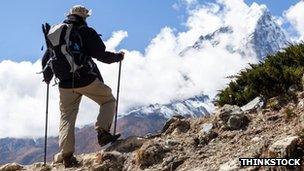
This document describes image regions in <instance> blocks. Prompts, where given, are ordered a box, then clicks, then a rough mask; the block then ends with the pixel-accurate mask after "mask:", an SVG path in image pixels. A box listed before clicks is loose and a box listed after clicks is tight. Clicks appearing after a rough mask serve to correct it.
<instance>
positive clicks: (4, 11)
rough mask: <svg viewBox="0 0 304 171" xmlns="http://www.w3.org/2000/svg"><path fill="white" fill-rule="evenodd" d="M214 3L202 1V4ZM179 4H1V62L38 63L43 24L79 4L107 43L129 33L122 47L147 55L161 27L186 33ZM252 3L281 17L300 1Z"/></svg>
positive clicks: (159, 0)
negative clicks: (114, 36)
mask: <svg viewBox="0 0 304 171" xmlns="http://www.w3.org/2000/svg"><path fill="white" fill-rule="evenodd" d="M210 1H211V0H208V1H203V0H200V2H201V3H205V2H210ZM177 2H178V0H153V1H151V0H128V1H126V0H115V1H113V0H102V1H100V0H91V1H81V0H76V1H75V0H73V1H72V0H65V1H62V0H44V1H37V0H27V1H17V0H10V1H8V0H6V1H1V11H0V16H1V17H2V18H3V19H4V20H3V21H2V24H1V25H2V26H1V27H0V37H1V39H0V61H2V60H4V59H11V60H14V61H35V60H37V59H38V58H40V56H41V54H42V52H41V51H40V48H41V46H42V45H43V36H42V33H41V24H42V23H44V22H49V23H51V24H54V23H58V22H61V21H62V20H63V19H64V13H66V12H67V10H68V9H69V8H70V7H71V6H73V5H75V4H83V5H85V6H87V7H88V8H91V9H92V10H93V15H92V17H90V19H89V20H88V23H89V25H91V26H92V27H94V28H95V29H96V30H97V31H98V32H99V33H100V34H102V35H103V39H104V40H106V39H108V38H109V37H110V36H111V34H112V32H113V31H117V30H125V31H127V32H128V35H129V37H128V38H127V39H125V40H124V41H123V42H122V44H121V45H120V47H121V48H126V49H128V50H133V49H134V50H139V51H142V52H143V51H144V49H145V47H146V46H147V45H148V44H149V42H150V41H151V39H152V38H153V37H154V36H155V35H157V34H158V33H159V31H160V29H161V28H163V27H165V26H169V27H171V28H176V29H177V30H178V31H183V30H185V27H184V25H183V23H184V22H185V19H186V17H185V16H186V15H187V14H186V10H185V9H183V8H181V9H180V10H175V9H173V7H172V6H173V4H174V3H177ZM211 2H212V1H211ZM252 2H257V3H260V4H266V5H267V6H268V8H269V9H270V11H271V12H272V13H273V14H274V15H277V16H280V15H281V14H282V12H283V11H284V10H287V9H288V8H289V7H290V6H291V5H293V4H295V3H296V2H298V0H288V1H286V0H246V3H248V4H251V3H252ZM58 4H60V5H58Z"/></svg>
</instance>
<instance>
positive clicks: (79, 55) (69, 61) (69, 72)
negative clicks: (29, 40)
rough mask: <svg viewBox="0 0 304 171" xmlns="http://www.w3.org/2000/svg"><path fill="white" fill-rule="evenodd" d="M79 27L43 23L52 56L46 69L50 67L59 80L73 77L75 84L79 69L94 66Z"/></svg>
mask: <svg viewBox="0 0 304 171" xmlns="http://www.w3.org/2000/svg"><path fill="white" fill-rule="evenodd" d="M79 28H80V27H77V26H73V24H66V23H61V24H57V25H53V26H50V25H49V24H48V23H46V24H45V25H42V30H43V33H44V37H45V41H46V45H47V49H48V50H49V51H50V58H49V60H48V62H47V64H46V66H45V68H44V70H45V69H46V68H47V67H50V68H51V70H52V72H53V73H54V75H55V77H56V78H57V79H59V81H63V80H68V79H73V84H74V77H75V75H76V76H77V75H78V73H77V71H78V70H79V69H81V68H83V67H87V66H89V67H90V68H91V67H92V64H91V63H90V62H89V58H87V56H86V55H85V54H84V53H83V44H82V39H81V36H80V34H79V32H78V30H79ZM42 72H43V71H42ZM55 82H56V79H55Z"/></svg>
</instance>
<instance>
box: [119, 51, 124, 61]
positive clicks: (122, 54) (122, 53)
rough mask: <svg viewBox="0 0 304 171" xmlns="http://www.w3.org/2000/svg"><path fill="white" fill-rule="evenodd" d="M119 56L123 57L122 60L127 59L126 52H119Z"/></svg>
mask: <svg viewBox="0 0 304 171" xmlns="http://www.w3.org/2000/svg"><path fill="white" fill-rule="evenodd" d="M118 54H120V55H121V56H122V60H123V59H124V58H125V52H119V53H118Z"/></svg>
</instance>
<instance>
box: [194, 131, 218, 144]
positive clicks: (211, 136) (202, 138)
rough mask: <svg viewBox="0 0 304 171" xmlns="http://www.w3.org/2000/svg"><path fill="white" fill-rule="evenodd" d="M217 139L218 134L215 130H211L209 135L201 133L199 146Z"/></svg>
mask: <svg viewBox="0 0 304 171" xmlns="http://www.w3.org/2000/svg"><path fill="white" fill-rule="evenodd" d="M216 137H218V133H217V132H215V131H213V130H210V131H209V132H208V133H205V132H204V131H200V133H199V136H198V143H197V144H201V145H206V144H208V143H209V142H210V141H211V140H213V139H215V138H216Z"/></svg>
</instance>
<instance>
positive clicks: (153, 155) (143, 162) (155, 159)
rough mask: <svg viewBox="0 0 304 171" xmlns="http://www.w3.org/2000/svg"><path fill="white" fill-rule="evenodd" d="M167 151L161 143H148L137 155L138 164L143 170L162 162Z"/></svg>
mask: <svg viewBox="0 0 304 171" xmlns="http://www.w3.org/2000/svg"><path fill="white" fill-rule="evenodd" d="M165 153H166V150H165V149H164V147H163V146H162V145H161V144H159V143H154V142H148V143H145V144H144V145H143V146H142V147H141V148H140V149H139V150H138V151H137V154H136V163H137V165H139V166H140V167H141V168H142V169H144V168H147V167H149V166H151V165H154V164H157V163H159V162H161V161H162V159H163V158H164V155H165Z"/></svg>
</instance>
